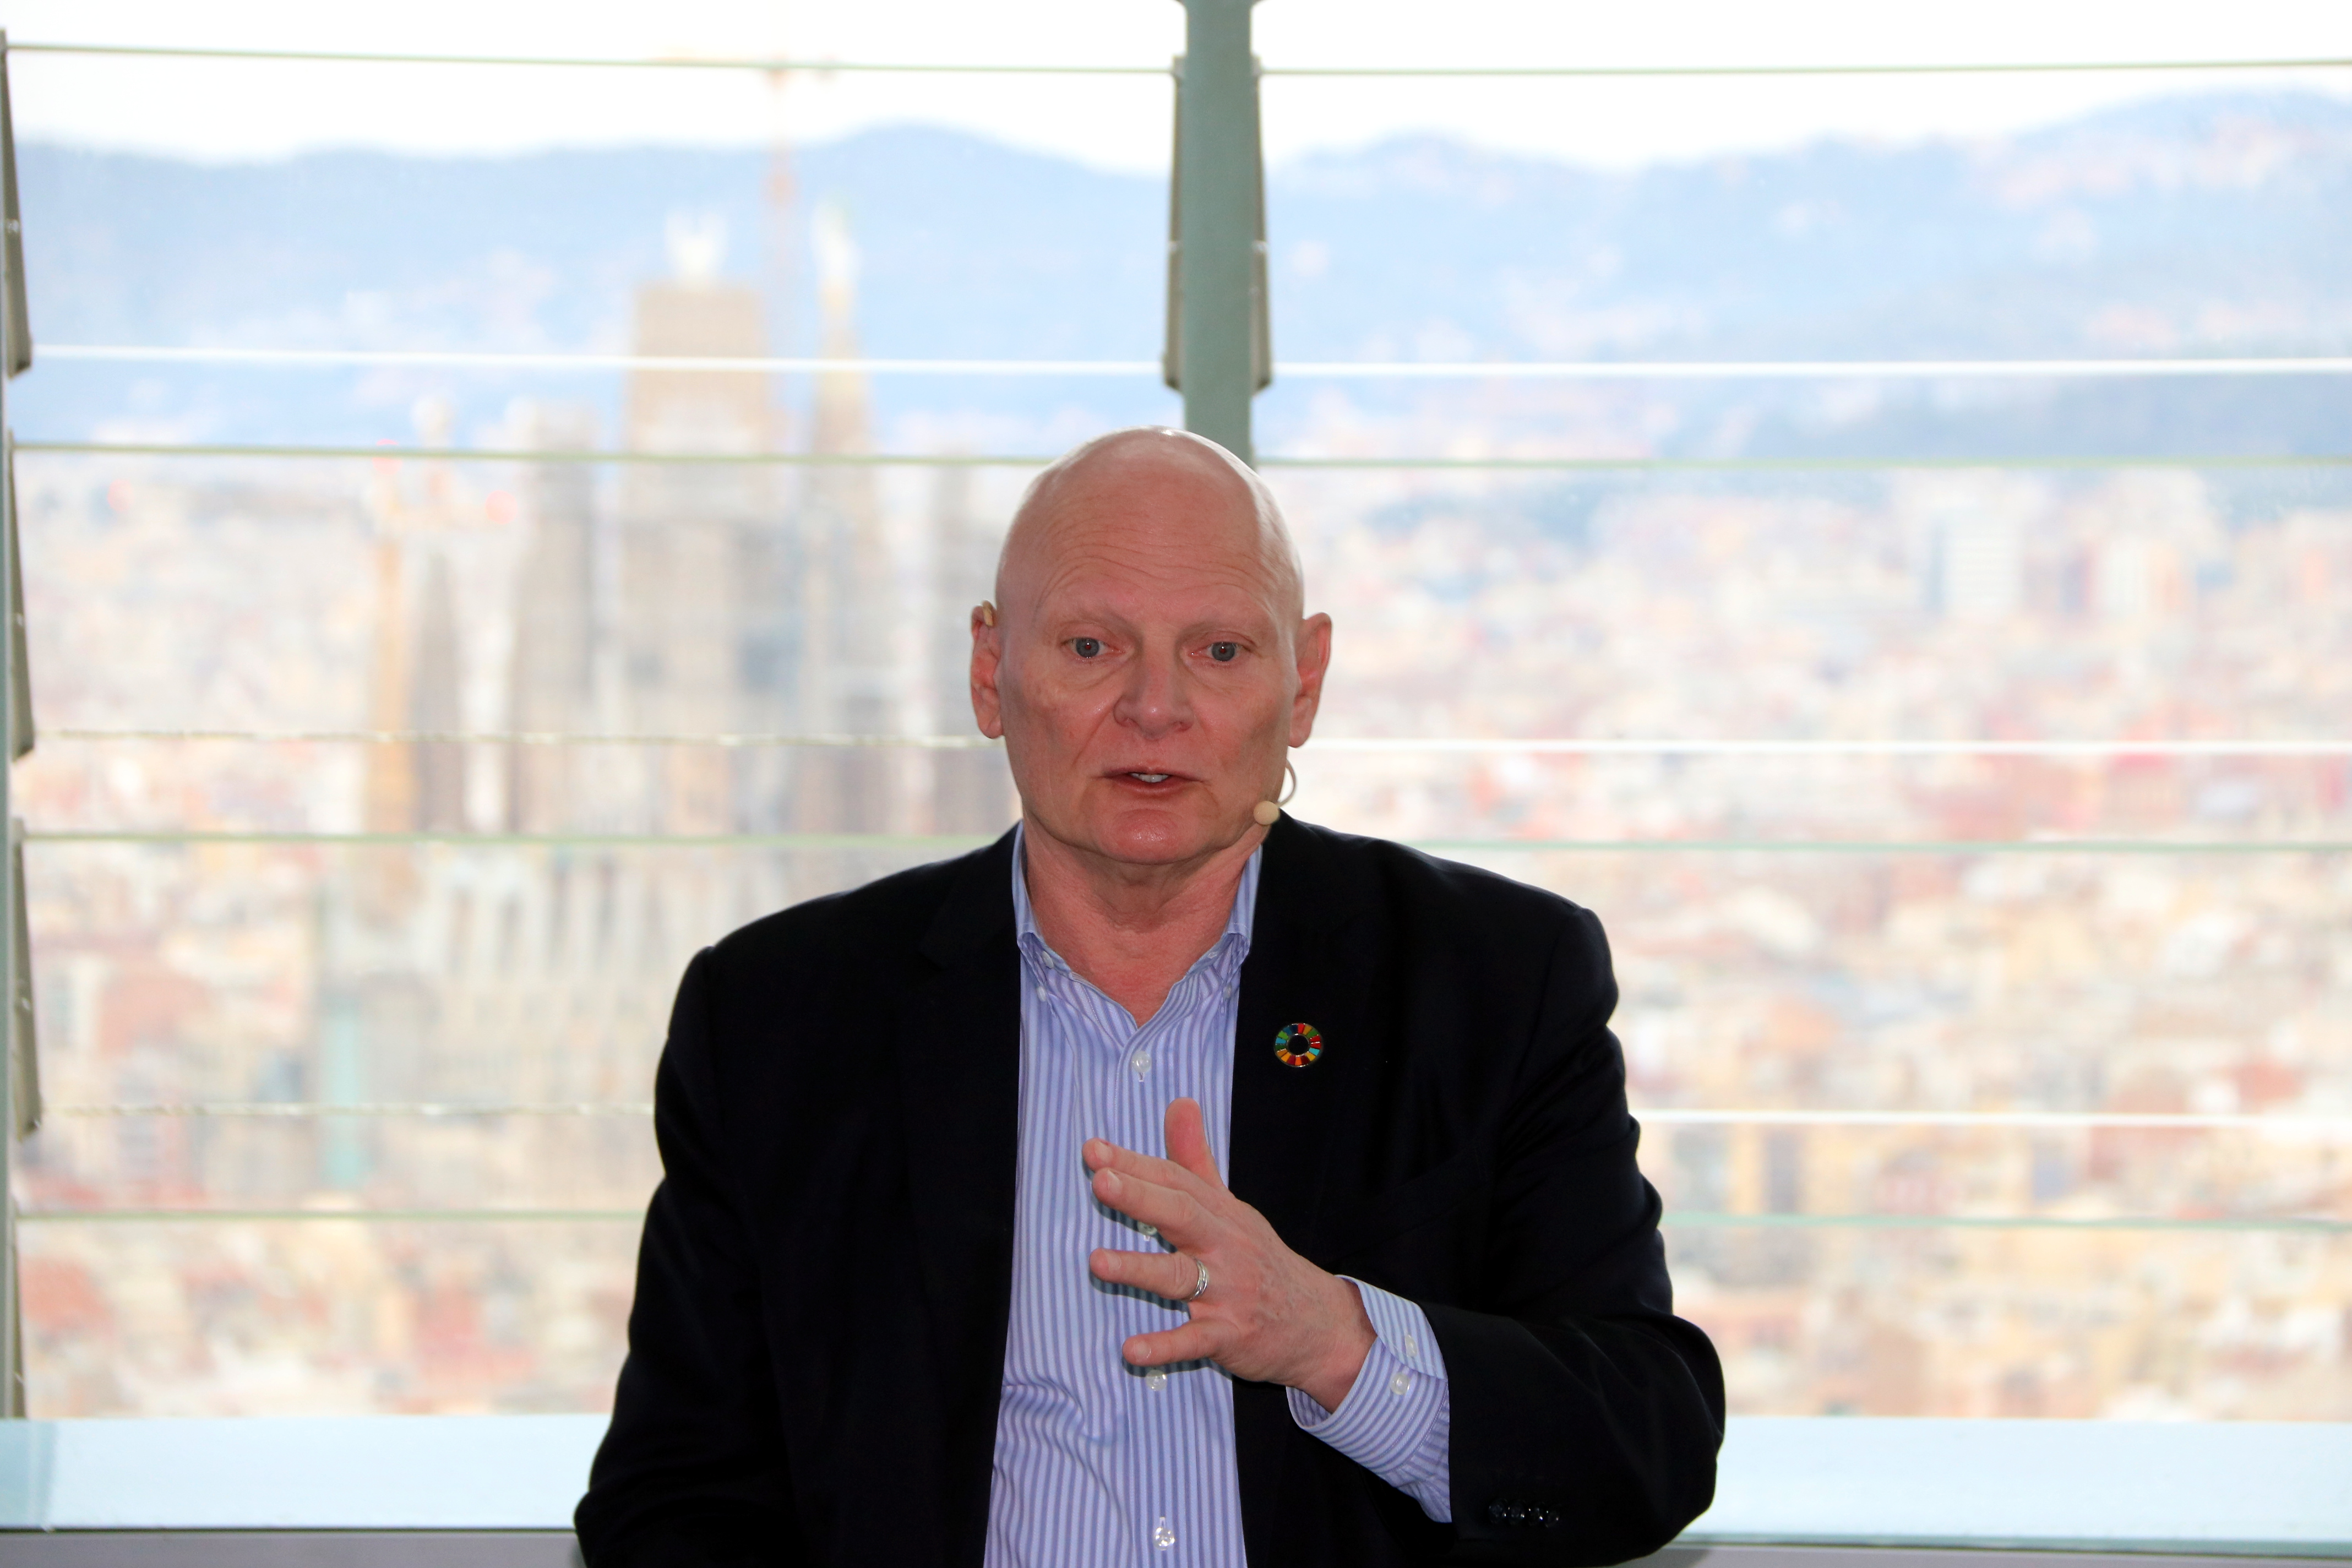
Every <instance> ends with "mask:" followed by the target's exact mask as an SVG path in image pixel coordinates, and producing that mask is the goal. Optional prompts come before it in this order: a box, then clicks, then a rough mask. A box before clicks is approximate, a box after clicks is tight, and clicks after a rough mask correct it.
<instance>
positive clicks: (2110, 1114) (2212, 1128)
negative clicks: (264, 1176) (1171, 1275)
mask: <svg viewBox="0 0 2352 1568" xmlns="http://www.w3.org/2000/svg"><path fill="white" fill-rule="evenodd" d="M653 1110H654V1107H653V1102H652V1101H650V1100H510V1101H481V1102H469V1101H464V1100H373V1101H366V1102H362V1103H352V1104H335V1103H329V1102H325V1101H318V1100H198V1101H187V1102H178V1103H173V1102H162V1101H154V1102H134V1101H124V1102H121V1103H85V1104H69V1105H50V1106H47V1107H46V1108H45V1109H44V1111H43V1114H44V1115H45V1116H48V1117H59V1116H65V1117H100V1118H133V1119H136V1118H147V1117H153V1118H158V1119H177V1118H185V1117H221V1118H228V1119H241V1118H252V1119H258V1120H265V1121H268V1120H275V1121H310V1120H335V1119H375V1118H381V1119H385V1120H390V1119H394V1118H400V1117H418V1118H425V1119H440V1118H448V1117H496V1116H522V1117H602V1116H630V1117H643V1116H650V1115H652V1114H653ZM1633 1114H1634V1115H1635V1116H1636V1117H1637V1118H1639V1119H1640V1120H1641V1121H1643V1123H1644V1124H1646V1125H1649V1126H1652V1127H1865V1128H1914V1129H1918V1128H1926V1129H1938V1130H1944V1129H1948V1130H1953V1131H1978V1130H1980V1129H1990V1130H1997V1131H2206V1132H2263V1133H2272V1132H2275V1133H2285V1134H2293V1135H2294V1136H2297V1137H2323V1138H2336V1137H2346V1136H2352V1117H2343V1116H2332V1117H2331V1116H2273V1115H2264V1114H2262V1113H2260V1112H2253V1113H2242V1112H2230V1113H2213V1114H2201V1113H2198V1112H2193V1111H2183V1112H2170V1111H2130V1110H1783V1109H1778V1108H1773V1107H1760V1108H1747V1109H1738V1110H1691V1109H1685V1108H1681V1107H1675V1108H1658V1107H1644V1106H1638V1105H1637V1106H1635V1107H1634V1108H1633Z"/></svg>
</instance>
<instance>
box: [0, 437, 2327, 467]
mask: <svg viewBox="0 0 2352 1568" xmlns="http://www.w3.org/2000/svg"><path fill="white" fill-rule="evenodd" d="M16 450H17V451H19V452H54V453H61V454H85V455H89V456H95V457H151V458H368V459H370V460H371V461H374V462H418V463H625V464H640V463H643V464H656V465H664V466H683V467H704V468H773V467H787V468H1044V467H1045V465H1046V464H1048V463H1050V462H1052V461H1053V460H1054V459H1053V458H1046V457H1034V456H1030V455H1026V454H1020V455H1015V454H1011V453H982V454H969V455H967V454H964V453H957V452H632V451H629V450H627V449H625V448H619V449H606V450H601V451H579V450H566V449H563V448H557V447H549V448H541V447H404V446H398V445H395V444H393V443H390V442H378V443H376V444H374V445H373V446H362V445H358V444H355V443H346V444H341V445H325V446H293V445H288V444H286V443H282V442H279V443H238V442H172V441H19V442H17V443H16ZM2347 461H2352V458H2347Z"/></svg>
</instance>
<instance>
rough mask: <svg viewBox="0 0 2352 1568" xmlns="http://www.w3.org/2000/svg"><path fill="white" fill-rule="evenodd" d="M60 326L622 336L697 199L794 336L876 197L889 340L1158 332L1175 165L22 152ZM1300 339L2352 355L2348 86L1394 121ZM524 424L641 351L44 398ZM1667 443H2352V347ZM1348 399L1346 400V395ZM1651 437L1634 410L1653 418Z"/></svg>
mask: <svg viewBox="0 0 2352 1568" xmlns="http://www.w3.org/2000/svg"><path fill="white" fill-rule="evenodd" d="M19 156H20V160H21V163H22V171H23V184H24V204H23V205H24V213H25V225H26V253H27V261H26V273H27V277H28V279H29V282H30V286H31V293H32V300H33V312H34V326H35V331H36V336H37V342H50V343H63V342H82V343H93V342H94V343H163V344H182V343H239V344H267V345H273V346H299V347H331V346H333V347H346V346H348V347H484V348H505V349H540V350H549V349H559V350H560V349H588V348H597V349H604V350H613V349H619V348H623V347H625V345H626V342H627V336H628V315H629V308H630V298H631V289H632V287H633V286H634V285H635V283H636V282H638V281H641V280H643V279H649V278H653V277H657V276H660V275H663V274H664V273H666V272H667V269H668V262H667V258H666V254H665V241H664V227H665V222H666V220H667V217H668V216H669V215H671V214H674V213H687V214H694V215H716V216H719V217H720V218H722V219H723V220H724V221H725V223H726V226H727V228H728V231H729V233H730V236H731V237H732V243H731V246H730V255H729V257H728V259H727V262H726V270H728V271H729V272H730V273H733V274H737V275H740V276H743V277H746V278H751V279H757V280H759V281H760V282H761V284H762V285H763V286H764V287H766V288H767V289H769V290H770V292H771V295H772V301H773V309H772V321H773V322H774V323H775V336H776V338H777V343H778V347H779V349H780V350H781V349H784V348H788V347H792V346H805V345H806V344H807V343H808V342H810V341H811V340H812V337H813V332H814V302H813V297H812V295H811V292H810V289H809V288H808V284H807V275H808V271H809V269H808V268H807V267H806V266H805V265H803V263H802V261H801V257H802V256H803V253H804V252H805V249H806V245H805V237H804V230H805V218H806V215H807V213H808V212H809V211H810V210H811V209H812V208H813V206H814V204H816V203H818V202H825V201H830V202H836V203H838V204H840V205H842V206H843V207H844V208H845V210H846V212H847V213H848V215H849V217H850V223H851V227H852V229H853V232H854V233H855V235H856V239H857V241H858V244H859V246H860V247H861V249H862V251H863V256H864V265H863V274H862V287H861V295H860V308H859V320H860V327H861V331H862V334H863V339H864V342H865V345H866V350H867V351H868V352H869V353H875V354H879V355H908V356H947V357H997V356H1003V357H1011V358H1033V357H1042V358H1081V359H1091V358H1110V359H1149V358H1154V357H1156V356H1157V354H1158V353H1159V348H1160V341H1159V338H1160V321H1161V310H1162V300H1161V289H1162V279H1163V270H1164V242H1165V238H1166V225H1167V214H1166V185H1165V182H1164V181H1156V180H1152V179H1148V178H1141V177H1134V176H1126V175H1118V174H1104V173H1100V172H1097V171H1092V170H1088V169H1085V168H1082V167H1079V166H1077V165H1075V164H1072V163H1066V162H1061V161H1058V160H1055V159H1052V158H1048V157H1044V156H1040V155H1037V154H1034V153H1023V152H1017V151H1013V150H1011V149H1008V148H1005V147H1002V146H999V145H995V144H992V143H990V142H984V141H981V140H978V139H975V138H972V137H969V136H964V135H960V134H955V133H951V132H943V131H937V130H924V129H911V128H910V129H899V130H888V131H879V132H868V133H866V134H862V135H859V136H856V137H854V138H850V139H848V140H845V141H843V142H835V143H832V144H827V145H823V146H815V147H810V148H805V149H801V150H798V151H796V152H795V153H794V154H793V158H792V161H791V165H790V170H789V177H790V181H791V184H792V187H793V204H792V205H791V206H790V207H789V208H787V209H786V210H788V211H790V212H792V213H793V214H796V215H798V216H797V219H796V220H795V224H794V226H793V231H792V232H789V233H783V234H779V233H777V232H775V231H774V224H773V221H772V216H771V213H772V207H771V205H770V204H769V202H768V201H767V199H766V195H765V193H766V192H767V190H768V189H769V188H770V185H771V182H772V179H773V178H774V176H775V174H776V168H775V166H774V165H773V164H772V162H771V160H770V159H769V158H768V157H767V156H765V155H763V154H760V153H744V152H693V151H677V150H667V149H662V150H653V149H639V150H622V151H601V152H600V151H579V152H562V153H544V154H539V155H534V156H527V157H505V158H483V159H428V158H415V157H404V156H393V155H388V154H381V153H356V152H354V153H321V154H315V155H309V156H304V157H300V158H297V159H292V160H289V161H286V162H281V163H266V164H246V165H208V164H196V163H178V162H173V161H171V160H167V159H161V158H153V157H142V156H134V155H130V154H121V153H95V152H88V151H79V150H74V149H70V148H64V147H58V146H48V145H40V144H28V145H26V146H24V147H22V148H21V149H20V150H19ZM1269 186H1270V188H1269V193H1268V206H1269V214H1270V216H1269V226H1270V228H1271V239H1272V245H1273V253H1274V261H1275V266H1274V270H1275V310H1276V317H1275V336H1276V353H1277V357H1278V358H1288V359H1294V360H1321V359H1356V358H1368V359H1385V358H1444V359H1476V358H1501V359H1531V358H1533V359H1558V358H1577V357H1587V356H1597V357H1604V358H1627V357H1638V358H1778V357H1793V358H1844V357H1868V358H1908V357H1945V356H1950V357H1969V356H1988V357H2041V356H2074V355H2084V356H2092V355H2129V354H2207V353H2230V354H2241V353H2242V354H2317V353H2334V354H2342V353H2347V352H2352V263H2347V258H2352V102H2347V101H2345V100H2337V99H2334V98H2328V97H2324V96H2318V95H2312V94H2279V95H2270V96H2231V97H2200V98H2188V99H2176V100H2158V101H2155V102H2151V103H2147V104H2143V105H2141V106H2138V107H2135V108H2131V109H2126V110H2116V111H2112V112H2108V113H2105V114H2101V115H2098V116H2095V117H2092V118H2088V119H2084V120H2083V121H2077V122H2074V123H2071V124H2067V125H2064V126H2062V127H2058V128H2055V129H2052V130H2049V131H2045V132H2039V133H2036V134H2033V135H2031V136H2024V137H2020V138H2016V139H2014V140H2010V141H2004V142H1992V143H1981V144H1979V143H1971V144H1965V145H1955V144H1925V145H1906V146H1896V147H1872V146H1863V145H1856V144H1848V143H1835V142H1832V143H1823V144H1820V145H1816V146H1813V147H1810V148H1806V149H1803V150H1801V151H1798V152H1793V153H1783V154H1773V155H1759V156H1752V157H1746V158H1739V159H1722V160H1715V161H1711V162H1706V163H1687V164H1673V165H1662V166H1656V167H1653V168H1649V169H1646V170H1643V171H1641V172H1638V173H1633V174H1601V173H1596V172H1593V171H1590V170H1585V169H1580V168H1576V167H1571V166H1568V165H1565V164H1560V163H1549V162H1545V161H1542V160H1538V159H1533V158H1528V157H1520V156H1513V155H1506V154H1500V153H1488V152H1481V151H1477V150H1475V149H1472V148H1469V147H1465V146H1462V145H1458V144H1453V143H1448V142H1439V141H1433V140H1426V139H1418V140H1410V141H1400V142H1391V143H1389V144H1386V145H1382V146H1379V147H1375V148H1372V149H1370V150H1367V151H1363V152H1359V153H1346V154H1330V155H1324V156H1318V157H1315V158H1311V159H1308V160H1306V161H1304V162H1302V163H1297V164H1295V165H1292V166H1289V167H1286V168H1283V169H1279V170H1276V171H1275V172H1274V174H1272V176H1271V178H1270V182H1269ZM428 389H432V390H440V391H442V392H444V393H445V394H446V395H449V396H451V397H453V398H454V399H455V400H456V401H457V405H458V408H459V429H460V431H461V432H475V431H478V430H479V429H481V428H482V427H483V426H486V425H487V424H488V422H490V421H491V420H493V419H495V418H496V417H497V416H498V415H499V410H500V408H501V407H502V406H503V405H504V403H505V401H506V399H507V398H509V396H511V395H514V394H516V393H517V392H520V391H530V392H534V393H541V394H549V395H572V396H588V397H591V398H593V399H594V400H596V401H600V402H602V403H604V405H606V406H608V407H611V406H614V405H615V400H616V397H617V381H616V380H615V379H614V378H611V377H592V378H578V377H573V378H556V377H548V376H528V377H517V376H498V377H485V376H481V375H478V374H467V373H456V372H439V371H436V372H408V371H402V372H367V373H352V372H337V373H320V372H308V371H304V372H289V371H258V370H238V371H228V370H221V369H216V368H204V369H197V368H193V367H173V368H163V367H150V366H130V365H121V364H112V365H88V364H68V363H47V364H43V365H41V366H40V367H39V368H38V371H37V374H35V375H33V376H31V377H28V378H26V380H24V381H23V382H20V383H19V384H18V385H17V387H16V397H15V399H14V403H15V407H14V410H13V414H14V418H15V421H16V426H17V429H18V431H19V433H20V434H21V435H25V436H28V437H31V436H50V437H85V436H89V435H90V434H92V433H94V432H98V431H100V430H112V431H116V432H124V431H139V432H144V433H149V434H157V435H169V436H172V437H176V438H185V439H215V440H269V439H281V440H285V439H312V440H316V439H374V438H378V437H387V436H390V437H402V436H405V435H407V434H408V433H409V432H408V425H407V415H406V410H407V406H408V404H409V402H410V401H411V400H412V399H413V398H414V397H415V395H417V394H418V392H420V391H422V390H428ZM1331 392H1332V389H1331V386H1330V384H1322V385H1321V386H1319V387H1318V386H1310V385H1309V384H1305V383H1297V382H1292V383H1279V384H1277V386H1276V389H1275V390H1274V391H1273V392H1271V393H1269V394H1268V395H1267V396H1266V397H1265V399H1264V400H1263V402H1262V405H1261V406H1262V409H1263V415H1262V427H1263V431H1264V434H1263V436H1262V442H1263V444H1265V445H1266V446H1268V447H1278V446H1281V445H1283V444H1285V443H1286V442H1288V443H1291V444H1308V443H1312V442H1313V441H1314V440H1315V439H1317V437H1318V430H1319V429H1320V428H1321V427H1322V426H1324V425H1327V424H1328V422H1329V419H1330V410H1329V405H1328V397H1329V396H1330V395H1331ZM876 393H877V411H878V414H879V416H880V418H879V427H880V429H881V431H882V432H883V435H884V437H885V438H886V439H892V438H904V437H906V434H907V433H908V431H910V430H911V431H920V430H937V429H941V428H967V429H982V430H987V431H992V432H995V433H996V434H997V435H998V436H999V437H1001V438H1006V439H1014V440H1019V439H1021V438H1022V437H1024V434H1025V435H1026V436H1027V437H1028V438H1029V440H1030V442H1031V443H1032V444H1034V441H1036V440H1042V439H1047V438H1049V437H1051V436H1052V435H1053V434H1054V433H1055V432H1064V433H1066V432H1067V431H1068V430H1070V429H1073V428H1077V427H1080V426H1084V425H1086V424H1088V423H1094V422H1099V421H1108V420H1129V419H1143V418H1169V417H1171V416H1172V414H1173V410H1174V407H1175V404H1174V399H1173V398H1172V397H1171V396H1170V395H1168V394H1167V393H1166V392H1165V391H1164V390H1162V389H1160V388H1159V387H1158V386H1157V384H1155V383H1151V382H1149V381H1141V380H1139V381H1138V382H1136V383H1133V384H1127V383H1118V382H1108V381H1091V382H1075V381H1072V382H1064V381H1055V382H1038V381H1015V380H1009V379H1008V380H1002V381H992V382H990V383H986V384H966V383H953V382H944V381H938V380H930V379H922V380H915V379H892V380H888V381H886V382H882V383H880V384H877V388H876ZM1344 393H1345V396H1346V398H1347V399H1348V407H1349V410H1350V411H1352V413H1353V415H1355V416H1362V417H1368V418H1374V419H1379V420H1385V421H1390V422H1392V423H1394V424H1396V425H1397V426H1399V427H1401V428H1410V429H1412V430H1413V431H1415V432H1416V433H1417V439H1432V438H1438V437H1442V436H1443V435H1444V433H1445V432H1447V431H1456V432H1461V431H1470V430H1475V429H1477V428H1480V427H1481V421H1482V420H1483V421H1486V422H1487V423H1489V424H1491V425H1493V426H1495V427H1496V429H1498V430H1502V431H1504V432H1506V433H1507V434H1509V435H1511V436H1512V437H1514V438H1522V437H1528V435H1529V434H1530V433H1531V432H1533V433H1536V434H1538V435H1540V433H1541V432H1542V431H1543V430H1545V429H1547V428H1549V427H1551V426H1555V425H1557V424H1558V423H1559V421H1562V420H1568V421H1571V422H1573V421H1575V420H1578V419H1580V418H1583V417H1585V416H1584V415H1582V414H1580V413H1579V412H1578V410H1579V409H1580V408H1584V407H1586V406H1587V405H1586V404H1584V403H1580V402H1578V401H1577V400H1576V399H1575V398H1572V397H1569V396H1568V395H1566V394H1562V393H1557V392H1555V393H1553V394H1549V395H1547V394H1544V393H1542V392H1540V390H1538V391H1535V392H1530V393H1529V394H1528V395H1527V396H1526V397H1523V398H1521V399H1519V400H1518V401H1517V402H1507V401H1498V400H1496V399H1495V398H1491V397H1486V396H1484V395H1469V394H1465V391H1464V390H1463V388H1462V387H1461V386H1460V385H1458V384H1433V383H1420V384H1399V385H1383V384H1378V383H1349V384H1346V385H1345V388H1344ZM1627 395H1639V396H1641V397H1644V398H1648V399H1650V400H1651V401H1653V402H1654V403H1656V404H1657V405H1659V406H1661V407H1664V408H1666V409H1668V410H1669V412H1670V416H1669V417H1661V418H1656V419H1652V420H1650V421H1648V423H1647V424H1646V425H1643V424H1642V423H1641V422H1640V421H1635V422H1634V423H1635V425H1636V426H1640V427H1641V428H1645V429H1648V430H1649V431H1650V432H1651V435H1650V437H1648V439H1649V441H1650V444H1651V445H1652V446H1654V447H1655V448H1656V449H1659V450H1662V451H1668V452H1674V451H1681V452H1690V453H1706V454H1723V455H1728V454H1732V453H1782V454H1789V455H1808V454H1819V453H1822V452H1828V451H1836V452H1850V453H1853V454H1856V455H1884V454H1888V453H1905V454H1917V455H1937V454H1957V453H1962V452H1969V451H1981V452H2004V453H2005V452H2018V453H2045V454H2046V453H2053V452H2060V451H2070V450H2071V451H2095V452H2109V453H2120V452H2149V453H2162V452H2173V451H2189V450H2194V451H2237V452H2254V451H2265V452H2302V453H2314V452H2322V451H2342V450H2352V384H2347V381H2346V380H2345V379H2344V378H2333V379H2321V378H2304V377H2297V378H2293V379H2269V380H2254V379H2252V378H2248V379H2242V380H2240V379H2231V380H2227V381H2220V382H2210V383H2208V382H2193V383H2192V382H2163V383H2158V382H2147V383H2141V382H2128V383H2100V384H2054V385H2053V384H2035V385H2032V386H2021V385H2008V386H2003V385H1976V386H1973V387H1969V388H1966V389H1962V390H1960V391H1958V392H1955V391H1954V390H1953V389H1952V388H1950V387H1946V388H1943V389H1936V388H1925V387H1918V388H1896V389H1892V390H1885V391H1882V392H1880V393H1878V394H1874V395H1873V394H1864V393H1855V392H1854V391H1853V389H1850V388H1849V389H1846V391H1844V392H1843V393H1837V392H1834V391H1824V389H1822V388H1819V387H1811V386H1805V387H1794V388H1791V387H1785V386H1779V385H1774V384H1753V383H1750V384H1738V385H1733V386H1724V387H1704V386H1699V387H1654V388H1649V389H1645V390H1642V391H1640V392H1639V393H1638V394H1627ZM1318 400H1322V401H1318ZM1620 424H1621V425H1622V420H1621V421H1620Z"/></svg>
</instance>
